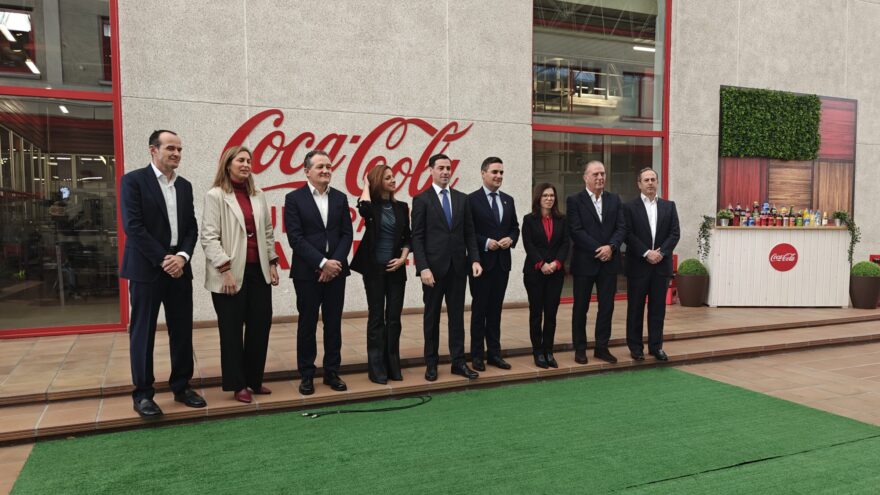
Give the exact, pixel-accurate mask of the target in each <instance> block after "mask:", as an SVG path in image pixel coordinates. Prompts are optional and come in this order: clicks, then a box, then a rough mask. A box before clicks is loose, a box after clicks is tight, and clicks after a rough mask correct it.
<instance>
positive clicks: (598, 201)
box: [587, 189, 602, 222]
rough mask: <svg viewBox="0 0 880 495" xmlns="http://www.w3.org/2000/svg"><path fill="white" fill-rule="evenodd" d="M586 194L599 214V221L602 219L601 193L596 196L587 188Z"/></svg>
mask: <svg viewBox="0 0 880 495" xmlns="http://www.w3.org/2000/svg"><path fill="white" fill-rule="evenodd" d="M587 194H589V195H590V199H591V200H592V201H593V206H594V207H595V208H596V213H598V214H599V221H600V222H601V221H602V195H601V194H599V195H598V196H597V195H595V194H593V191H590V190H589V189H587Z"/></svg>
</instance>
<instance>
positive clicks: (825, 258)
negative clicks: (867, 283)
mask: <svg viewBox="0 0 880 495" xmlns="http://www.w3.org/2000/svg"><path fill="white" fill-rule="evenodd" d="M848 247H849V232H847V230H846V227H715V228H714V230H713V231H712V238H711V249H710V251H709V253H710V255H709V259H708V263H707V265H708V269H709V306H713V307H715V306H788V307H792V306H804V307H820V306H826V307H843V308H845V307H848V306H849V262H848V261H847V248H848Z"/></svg>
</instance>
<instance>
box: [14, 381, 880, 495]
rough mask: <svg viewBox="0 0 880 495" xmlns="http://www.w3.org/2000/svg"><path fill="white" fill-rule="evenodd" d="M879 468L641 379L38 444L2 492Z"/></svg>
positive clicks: (814, 432) (804, 418)
mask: <svg viewBox="0 0 880 495" xmlns="http://www.w3.org/2000/svg"><path fill="white" fill-rule="evenodd" d="M407 401H409V402H412V401H413V399H407ZM397 404H398V402H396V401H382V402H374V403H368V404H355V405H349V406H343V407H345V408H348V409H364V408H374V407H385V406H393V405H397ZM761 459H767V460H763V461H759V462H751V461H758V460H761ZM749 462H751V463H749ZM742 463H749V464H744V465H741V466H737V465H739V464H742ZM878 467H880V428H877V427H874V426H871V425H867V424H863V423H859V422H857V421H854V420H850V419H846V418H842V417H838V416H834V415H832V414H828V413H825V412H821V411H817V410H814V409H810V408H807V407H803V406H800V405H797V404H793V403H790V402H786V401H783V400H779V399H775V398H772V397H768V396H765V395H761V394H758V393H754V392H750V391H747V390H743V389H740V388H737V387H733V386H729V385H725V384H722V383H718V382H715V381H712V380H708V379H705V378H701V377H698V376H694V375H690V374H688V373H684V372H681V371H677V370H674V369H650V370H642V371H635V372H620V373H614V374H608V375H600V376H590V377H581V378H572V379H566V380H554V381H546V382H536V383H529V384H522V385H513V386H505V387H499V388H493V389H483V390H471V391H464V392H457V393H447V394H439V395H436V396H435V397H434V398H433V400H432V401H431V402H429V403H427V404H425V405H422V406H419V407H414V408H411V409H407V410H402V411H394V412H384V413H371V414H343V415H333V416H324V417H321V418H318V419H307V418H303V417H302V416H301V414H300V413H285V414H274V415H265V416H252V417H246V418H240V419H230V420H224V421H211V422H205V423H198V424H191V425H182V426H173V427H165V428H149V429H141V430H136V431H128V432H121V433H115V434H108V435H96V436H89V437H85V438H78V439H70V440H58V441H51V442H40V443H37V445H36V447H35V448H34V450H33V452H32V453H31V455H30V458H29V459H28V462H27V464H26V465H25V467H24V469H23V471H22V473H21V476H20V477H19V479H18V481H17V482H16V484H15V487H14V491H13V493H15V494H28V493H39V494H47V493H51V494H57V493H141V492H143V493H246V494H248V495H251V494H258V493H260V494H261V493H309V494H312V493H334V494H335V493H346V494H348V493H370V494H375V493H379V494H381V495H389V494H397V493H400V494H421V493H479V494H487V493H488V494H494V493H499V494H500V493H508V494H518V493H524V494H540V493H553V494H559V493H610V492H622V493H675V494H686V493H713V494H714V493H749V494H751V493H786V492H791V493H803V492H810V493H847V494H853V493H876V492H877V487H878V486H880V469H878ZM699 473H702V474H699Z"/></svg>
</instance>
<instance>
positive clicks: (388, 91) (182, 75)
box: [119, 0, 532, 320]
mask: <svg viewBox="0 0 880 495" xmlns="http://www.w3.org/2000/svg"><path fill="white" fill-rule="evenodd" d="M531 10H532V4H531V2H529V1H525V0H519V1H516V2H503V4H502V3H500V2H484V1H477V0H472V1H459V0H449V1H439V2H438V1H411V2H410V1H408V2H389V1H380V0H372V1H351V2H348V1H347V2H325V1H313V0H309V1H299V2H288V1H281V0H247V1H245V0H221V1H210V2H209V1H188V2H180V1H179V0H157V1H151V2H140V1H136V0H120V2H119V32H120V45H121V46H120V61H121V68H122V79H121V85H122V95H123V98H122V110H123V126H124V128H123V133H124V152H125V168H126V170H133V169H135V168H138V167H142V166H145V165H146V164H147V163H148V160H149V153H148V149H147V137H148V136H149V134H150V132H151V131H152V130H153V129H157V128H170V129H173V130H175V131H177V132H178V133H179V134H180V136H181V138H182V140H183V147H184V152H183V160H182V162H181V167H180V169H179V171H180V173H181V175H182V176H184V177H186V178H187V179H189V180H190V181H191V182H192V183H193V185H194V188H195V194H196V214H197V216H198V217H199V218H200V217H201V210H202V200H201V196H202V194H203V193H204V192H205V191H206V190H207V189H208V188H209V186H210V183H211V180H212V178H213V175H214V171H215V168H216V161H217V159H218V157H219V154H220V152H221V150H222V148H223V146H224V145H225V143H226V142H227V140H228V139H229V137H230V136H231V135H232V134H233V132H234V131H235V130H236V129H237V128H238V127H239V126H240V125H241V124H243V123H244V122H245V121H246V120H247V119H248V118H249V117H251V116H253V115H255V114H257V113H259V112H260V111H263V110H266V109H280V110H281V111H282V112H283V115H284V122H283V123H282V124H281V125H280V126H279V127H278V130H280V131H281V132H283V133H284V134H285V142H286V143H289V142H290V141H291V140H292V139H293V138H294V137H295V136H297V135H299V134H300V133H303V132H306V131H308V132H312V133H314V134H315V135H316V136H317V138H318V140H320V138H321V137H323V136H326V135H327V134H328V133H340V134H346V135H348V136H353V135H360V136H363V135H364V134H365V133H367V132H368V131H370V130H372V129H374V128H375V127H376V126H377V125H379V124H381V123H382V122H385V121H386V120H388V119H389V118H392V117H407V118H419V119H423V120H424V121H426V122H428V123H429V124H431V125H432V126H434V127H438V128H439V127H443V126H444V125H446V124H447V123H448V122H453V121H455V122H459V123H460V124H461V126H462V127H466V126H468V125H472V127H471V129H470V130H469V131H468V132H467V134H466V135H464V136H463V137H462V138H460V139H458V140H456V141H454V142H453V143H451V144H450V145H449V148H448V149H447V150H446V153H447V154H449V155H450V156H452V157H453V158H458V159H460V160H461V164H460V166H459V169H458V171H457V173H456V176H457V177H458V180H459V182H458V186H457V188H458V189H460V190H462V191H465V192H471V191H473V190H475V189H476V188H477V187H478V186H479V184H480V175H479V165H480V163H481V162H482V160H483V158H485V157H486V156H490V155H496V156H500V157H501V158H502V159H503V160H504V161H505V166H506V182H505V185H504V187H503V190H505V191H507V192H508V193H509V194H511V195H513V196H514V197H515V198H517V199H519V205H518V206H519V209H518V211H517V213H518V214H519V216H522V214H523V213H525V209H526V207H527V205H528V203H529V198H530V188H531V106H530V101H531V100H530V98H531V92H530V91H531V62H530V56H531V43H532V20H531V19H532V14H531ZM272 130H274V127H273V126H272V125H271V122H267V123H264V124H262V125H260V126H259V127H258V128H257V129H255V131H254V132H253V133H252V134H251V137H252V139H250V140H249V142H248V144H249V145H251V146H254V145H256V144H258V142H259V140H260V138H262V137H263V136H265V135H266V134H267V133H268V132H270V131H272ZM385 137H387V134H385V135H383V137H382V140H381V142H379V143H377V144H376V145H374V146H373V147H371V149H370V152H369V153H368V154H367V158H368V159H369V158H372V157H374V156H378V155H382V156H385V157H386V158H387V159H388V160H389V161H390V162H395V161H397V160H398V159H400V158H403V157H406V156H411V157H413V159H414V160H418V157H419V155H420V154H421V153H422V152H423V151H424V149H425V148H426V146H427V145H428V142H429V141H430V136H429V135H428V134H426V133H425V132H423V131H420V130H419V129H418V128H416V127H414V126H410V127H409V128H408V131H407V136H406V138H405V139H404V140H403V143H402V144H401V145H400V146H399V147H397V148H395V149H393V150H389V149H387V147H386V145H385ZM356 149H357V145H356V144H352V143H351V142H350V140H349V141H348V142H347V143H346V145H345V146H343V148H342V150H341V152H340V156H341V155H346V157H347V158H346V160H345V162H344V163H343V165H342V166H341V167H340V168H339V169H337V171H336V172H335V174H334V177H333V180H332V183H331V185H333V186H335V187H337V188H339V189H341V190H345V180H344V179H345V170H344V168H345V167H347V164H348V163H349V162H350V159H351V157H352V155H353V154H354V152H355V150H356ZM307 150H308V149H307V148H306V147H305V146H303V147H300V148H299V149H298V150H297V152H296V154H295V155H294V160H293V162H294V163H299V162H300V161H301V160H302V156H303V155H304V154H305V152H306V151H307ZM266 156H267V157H268V155H266ZM304 179H305V176H304V174H302V172H301V171H299V172H297V173H295V174H294V175H292V176H288V175H285V174H284V173H282V171H281V168H280V166H279V163H278V161H276V162H273V163H272V164H271V165H270V166H269V168H267V169H266V170H265V171H264V172H262V173H261V174H259V175H258V176H257V177H256V181H257V184H258V185H259V186H262V187H266V186H269V185H274V184H280V183H285V182H289V181H290V180H304ZM425 180H427V176H422V177H421V179H420V183H424V182H425ZM286 192H287V190H276V191H270V192H269V193H268V198H269V201H270V203H271V204H272V205H276V206H278V207H279V208H278V210H279V217H278V220H279V222H278V228H277V229H276V231H275V234H276V238H279V239H280V240H281V242H282V245H283V246H284V250H285V252H286V253H287V254H288V255H289V253H290V250H289V247H288V244H287V240H286V238H285V237H284V235H283V234H282V233H281V227H280V225H281V221H280V206H281V205H283V202H284V194H285V193H286ZM402 192H403V193H404V194H402V195H401V194H399V195H398V198H399V199H403V200H406V201H408V202H409V201H410V197H409V196H408V195H407V194H405V192H406V191H402ZM355 199H356V198H355V196H354V195H352V194H351V193H350V195H349V200H350V202H351V203H352V205H353V204H354V201H355ZM355 238H356V239H358V238H360V234H356V235H355ZM522 259H523V254H522V250H521V249H517V250H516V251H515V255H514V265H515V266H516V265H519V266H521V264H522ZM204 263H205V258H204V255H203V253H202V251H201V247H198V248H197V250H196V255H195V257H194V260H193V268H194V273H195V277H196V281H195V284H194V286H195V290H194V302H195V319H196V320H213V319H215V318H216V316H215V314H214V310H213V307H212V305H211V302H210V296H209V294H208V292H207V291H206V290H204V289H202V288H201V286H202V282H203V274H204ZM408 269H409V274H410V277H411V278H410V282H409V285H408V290H407V295H406V301H405V303H406V305H407V306H412V307H420V306H421V305H422V303H421V290H420V285H419V283H418V281H417V280H415V279H414V277H415V274H414V268H413V267H409V268H408ZM283 276H284V277H286V276H287V273H283ZM510 285H511V286H510V288H509V289H508V300H511V301H524V300H525V299H526V296H525V290H524V289H523V287H522V281H521V277H520V276H519V275H518V272H517V271H515V272H514V273H513V275H512V277H511V284H510ZM345 309H346V310H363V309H366V302H365V300H364V296H363V285H362V282H361V277H360V275H357V274H353V275H352V277H351V278H349V279H348V286H347V292H346V305H345ZM274 311H275V314H276V315H289V314H293V313H294V312H295V310H294V296H293V286H292V284H291V282H290V281H289V280H287V279H285V280H283V281H282V284H281V286H280V287H278V288H276V289H275V290H274Z"/></svg>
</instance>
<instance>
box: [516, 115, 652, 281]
mask: <svg viewBox="0 0 880 495" xmlns="http://www.w3.org/2000/svg"><path fill="white" fill-rule="evenodd" d="M660 144H661V139H660V138H647V137H630V136H608V135H596V134H568V133H560V132H535V133H533V138H532V162H533V164H534V165H533V167H534V170H533V174H532V187H534V185H535V184H537V183H539V182H549V183H551V184H553V185H555V186H556V190H557V191H558V192H559V207H560V208H559V209H560V211H562V212H565V201H566V198H567V197H568V196H571V195H573V194H578V193H580V192H581V191H583V190H584V188H585V185H584V179H583V169H584V166H585V165H586V164H587V162H589V161H591V160H599V161H601V162H602V163H604V164H605V175H606V179H605V190H607V191H609V192H613V193H617V194H619V195H620V199H621V201H624V202H626V201H630V200H632V199H634V198H636V197H638V195H639V188H638V186H637V185H636V180H637V178H638V175H639V170H641V169H643V168H644V167H652V168H653V169H654V170H656V171H657V175H658V178H659V179H660V181H661V182H662V180H663V177H660V173H661V167H660V164H661V159H662V154H661V148H660ZM625 249H626V248H625V247H624V250H625ZM623 273H625V272H622V273H621V275H620V277H618V281H617V290H618V292H625V291H626V277H625V276H624V275H623ZM571 290H572V288H571V277H567V278H566V282H565V286H564V287H563V292H562V295H563V297H569V296H571V295H572V292H571Z"/></svg>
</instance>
